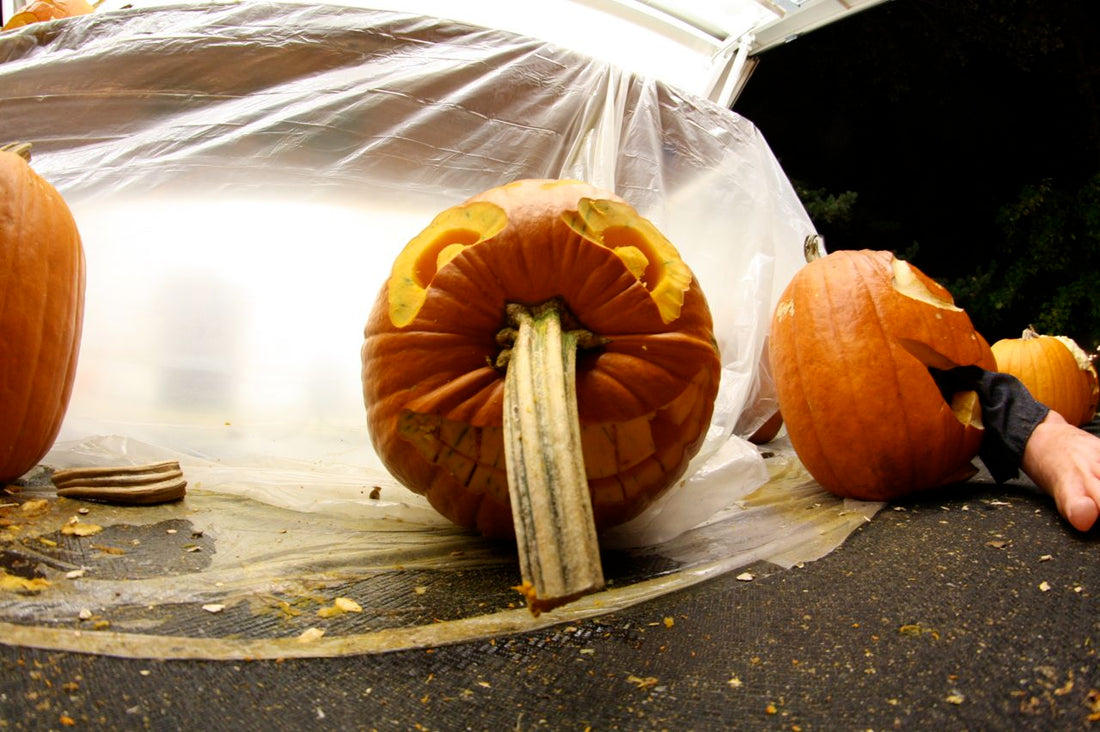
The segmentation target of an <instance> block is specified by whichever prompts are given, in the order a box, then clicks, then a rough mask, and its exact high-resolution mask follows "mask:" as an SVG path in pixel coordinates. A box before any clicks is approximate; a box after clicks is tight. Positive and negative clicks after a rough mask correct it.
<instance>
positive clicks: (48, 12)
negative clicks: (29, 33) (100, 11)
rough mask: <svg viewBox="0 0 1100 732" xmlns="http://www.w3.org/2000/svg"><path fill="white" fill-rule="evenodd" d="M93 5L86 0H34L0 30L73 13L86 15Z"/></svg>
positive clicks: (72, 14) (63, 16)
mask: <svg viewBox="0 0 1100 732" xmlns="http://www.w3.org/2000/svg"><path fill="white" fill-rule="evenodd" d="M94 9H95V8H94V6H92V5H91V3H88V2H87V1H86V0H35V2H32V3H31V4H30V5H27V6H26V7H25V8H23V9H22V10H21V11H19V12H18V13H16V14H15V15H13V16H11V20H9V21H8V22H7V23H4V27H3V28H0V30H11V29H12V28H19V27H21V26H24V25H30V24H31V23H38V22H41V21H44V20H54V19H57V18H69V17H72V16H74V15H87V14H88V13H90V12H92V11H93V10H94Z"/></svg>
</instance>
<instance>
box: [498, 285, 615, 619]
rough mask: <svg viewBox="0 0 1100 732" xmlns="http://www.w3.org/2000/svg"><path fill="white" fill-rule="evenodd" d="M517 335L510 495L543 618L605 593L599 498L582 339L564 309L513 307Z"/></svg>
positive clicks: (511, 364) (507, 389)
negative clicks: (585, 415) (582, 417)
mask: <svg viewBox="0 0 1100 732" xmlns="http://www.w3.org/2000/svg"><path fill="white" fill-rule="evenodd" d="M508 314H509V317H510V318H511V319H512V320H513V321H514V323H515V326H516V330H517V334H516V340H515V345H514V346H513V347H512V352H511V357H510V359H509V361H508V367H507V374H506V376H505V380H504V441H505V461H506V466H507V469H508V495H509V496H510V499H511V503H512V521H513V523H514V526H515V531H516V543H517V546H518V549H519V560H520V573H521V576H522V578H523V584H522V585H520V586H519V587H517V588H516V589H517V590H519V591H520V592H521V593H523V594H524V595H525V596H526V597H527V600H528V607H529V608H530V609H531V612H532V613H533V614H535V615H538V614H539V613H540V612H542V611H543V610H550V609H552V608H554V607H557V606H559V605H562V604H565V603H567V602H569V601H571V600H574V599H576V598H577V597H580V596H581V595H583V594H586V593H588V592H593V591H595V590H598V589H600V588H601V587H603V584H604V580H603V568H602V565H601V564H600V550H599V543H598V541H597V538H596V524H595V520H594V519H593V514H592V497H591V494H590V493H589V490H588V478H587V476H586V474H585V469H584V458H583V457H582V455H581V434H580V423H579V421H578V413H577V388H576V383H577V382H576V362H577V343H578V338H579V335H578V333H577V332H575V331H569V330H564V329H563V328H562V316H563V308H562V305H561V304H560V303H559V302H558V301H556V300H551V301H548V302H545V303H543V304H541V305H537V306H534V307H526V306H521V305H509V306H508Z"/></svg>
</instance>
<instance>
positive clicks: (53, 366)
mask: <svg viewBox="0 0 1100 732" xmlns="http://www.w3.org/2000/svg"><path fill="white" fill-rule="evenodd" d="M83 317H84V250H83V247H82V245H81V242H80V234H79V232H78V231H77V228H76V222H75V221H74V220H73V216H72V213H71V212H70V211H69V207H68V206H67V205H66V203H65V200H64V199H63V198H62V197H61V194H59V193H58V192H57V190H56V189H54V187H53V186H51V185H50V184H49V183H47V182H46V181H45V180H43V179H42V178H41V177H39V176H38V174H37V173H35V172H34V170H32V169H31V167H30V165H29V152H28V149H27V146H21V147H10V146H9V147H5V148H0V343H3V347H2V348H0V481H10V480H14V479H16V478H18V477H20V476H21V475H23V474H24V473H26V472H27V471H28V470H30V469H31V468H33V467H34V466H35V464H37V462H38V461H39V460H41V459H42V456H43V455H45V454H46V452H47V451H48V450H49V449H50V447H52V446H53V442H54V440H55V439H56V437H57V433H58V431H59V430H60V429H61V421H62V419H63V418H64V416H65V412H66V410H67V409H68V405H69V397H70V395H71V393H72V387H73V379H74V377H75V375H76V362H77V355H78V352H79V350H80V336H81V328H82V324H83Z"/></svg>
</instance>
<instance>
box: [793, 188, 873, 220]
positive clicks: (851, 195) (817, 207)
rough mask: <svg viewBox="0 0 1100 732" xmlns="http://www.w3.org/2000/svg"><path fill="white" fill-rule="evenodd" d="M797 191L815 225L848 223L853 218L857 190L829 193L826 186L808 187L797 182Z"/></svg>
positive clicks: (857, 195)
mask: <svg viewBox="0 0 1100 732" xmlns="http://www.w3.org/2000/svg"><path fill="white" fill-rule="evenodd" d="M795 191H796V192H797V193H798V198H799V199H800V200H801V201H802V205H803V206H804V207H805V208H806V213H808V214H809V215H810V219H811V220H812V221H813V222H814V224H815V225H818V226H820V225H821V224H826V225H837V224H846V223H848V222H850V221H851V220H852V212H853V209H854V208H855V205H856V200H857V199H858V198H859V194H858V193H856V192H855V191H844V192H843V193H829V191H828V190H826V189H825V188H807V187H805V186H804V185H802V184H799V183H796V184H795Z"/></svg>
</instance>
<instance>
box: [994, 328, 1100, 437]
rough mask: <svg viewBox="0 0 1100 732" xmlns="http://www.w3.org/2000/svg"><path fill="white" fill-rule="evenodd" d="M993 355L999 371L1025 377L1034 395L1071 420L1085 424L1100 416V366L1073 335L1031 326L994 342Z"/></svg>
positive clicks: (1067, 419)
mask: <svg viewBox="0 0 1100 732" xmlns="http://www.w3.org/2000/svg"><path fill="white" fill-rule="evenodd" d="M993 356H994V357H995V358H996V360H997V370H998V371H1002V372H1004V373H1006V374H1012V375H1013V376H1015V377H1016V378H1017V379H1019V380H1020V381H1022V382H1023V384H1024V386H1025V387H1027V390H1028V391H1030V392H1031V395H1032V396H1033V397H1035V398H1036V399H1037V400H1038V401H1039V402H1041V403H1042V404H1045V405H1046V406H1048V407H1050V408H1051V409H1053V410H1054V411H1056V412H1058V413H1059V414H1061V415H1062V417H1064V418H1065V420H1066V421H1067V422H1069V423H1070V424H1074V425H1078V426H1081V425H1085V424H1088V423H1089V422H1091V421H1092V419H1093V417H1095V416H1096V407H1097V399H1098V398H1100V389H1098V385H1097V378H1096V369H1095V367H1093V365H1092V363H1091V362H1090V361H1089V358H1088V356H1087V355H1086V354H1085V352H1084V350H1083V349H1082V348H1081V347H1080V346H1078V345H1077V343H1076V342H1075V341H1074V340H1073V339H1071V338H1067V337H1065V336H1049V335H1039V334H1038V333H1037V332H1036V331H1035V330H1034V329H1032V328H1028V329H1027V330H1025V331H1024V332H1023V334H1022V335H1021V336H1020V337H1019V338H1004V339H1001V340H999V341H997V342H996V343H994V344H993Z"/></svg>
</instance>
